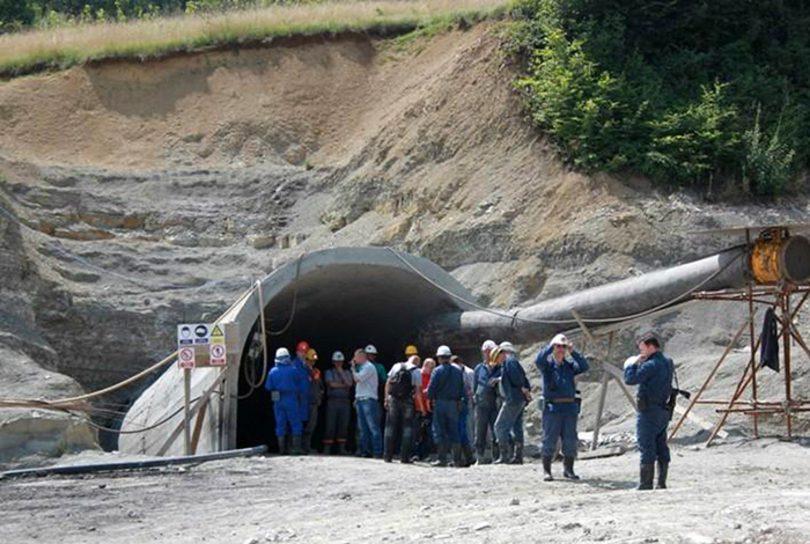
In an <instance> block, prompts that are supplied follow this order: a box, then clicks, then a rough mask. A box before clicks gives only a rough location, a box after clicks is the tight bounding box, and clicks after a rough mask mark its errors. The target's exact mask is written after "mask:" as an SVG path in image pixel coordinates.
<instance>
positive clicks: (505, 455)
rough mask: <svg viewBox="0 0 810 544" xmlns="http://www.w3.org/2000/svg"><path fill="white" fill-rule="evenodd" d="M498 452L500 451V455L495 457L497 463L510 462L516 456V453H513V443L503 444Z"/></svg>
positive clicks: (504, 463)
mask: <svg viewBox="0 0 810 544" xmlns="http://www.w3.org/2000/svg"><path fill="white" fill-rule="evenodd" d="M498 453H500V456H499V457H498V458H497V459H495V464H496V465H506V464H508V463H509V462H510V461H511V460H512V457H514V454H513V453H512V444H503V445H502V446H500V447H499V448H498Z"/></svg>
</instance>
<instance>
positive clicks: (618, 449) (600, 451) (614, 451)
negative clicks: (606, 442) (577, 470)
mask: <svg viewBox="0 0 810 544" xmlns="http://www.w3.org/2000/svg"><path fill="white" fill-rule="evenodd" d="M625 452H627V448H625V447H624V446H607V447H604V448H597V449H595V450H591V451H586V452H583V453H580V454H578V455H577V457H578V459H580V460H583V461H584V460H586V459H599V458H601V457H615V456H616V455H623V454H624V453H625Z"/></svg>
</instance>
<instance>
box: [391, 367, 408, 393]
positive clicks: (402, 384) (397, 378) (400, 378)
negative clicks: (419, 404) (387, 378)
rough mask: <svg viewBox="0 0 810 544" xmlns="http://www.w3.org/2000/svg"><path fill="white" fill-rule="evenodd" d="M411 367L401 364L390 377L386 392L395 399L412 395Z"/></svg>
mask: <svg viewBox="0 0 810 544" xmlns="http://www.w3.org/2000/svg"><path fill="white" fill-rule="evenodd" d="M412 370H413V369H411V368H408V367H406V366H405V365H402V366H401V367H400V369H399V370H397V372H396V374H394V376H393V377H392V378H391V383H390V384H389V385H388V393H389V394H390V395H391V396H392V397H394V398H396V399H410V398H411V397H412V396H413V377H412V375H411V372H412Z"/></svg>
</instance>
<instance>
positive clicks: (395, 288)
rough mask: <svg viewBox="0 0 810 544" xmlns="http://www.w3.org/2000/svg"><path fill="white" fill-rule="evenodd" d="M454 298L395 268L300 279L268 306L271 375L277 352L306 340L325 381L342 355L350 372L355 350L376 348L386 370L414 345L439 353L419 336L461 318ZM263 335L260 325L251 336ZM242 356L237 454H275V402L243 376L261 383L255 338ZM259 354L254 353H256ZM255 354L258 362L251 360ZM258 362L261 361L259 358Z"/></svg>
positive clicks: (329, 270) (316, 436) (317, 434)
mask: <svg viewBox="0 0 810 544" xmlns="http://www.w3.org/2000/svg"><path fill="white" fill-rule="evenodd" d="M457 309H458V307H457V305H456V303H455V301H454V300H453V299H452V297H449V296H448V295H447V294H446V293H444V292H442V291H441V290H440V289H437V288H436V287H434V286H432V285H431V284H430V283H428V282H426V281H425V280H424V278H422V277H420V276H419V275H417V274H415V273H413V272H411V271H408V270H405V269H402V268H397V267H392V266H376V265H358V264H351V265H349V264H337V265H330V266H327V267H323V268H320V269H317V270H314V271H312V272H309V273H308V274H306V276H304V277H301V278H298V279H297V280H295V281H293V282H292V283H291V284H290V285H287V286H286V287H285V288H284V289H283V290H281V291H280V292H279V293H278V294H277V295H276V296H274V297H273V298H272V299H271V300H268V301H266V302H265V309H264V311H265V319H266V323H267V325H266V326H267V329H268V331H269V333H270V334H269V335H268V355H269V357H268V359H269V360H268V370H269V368H272V364H273V355H274V353H275V350H276V348H279V347H282V346H283V347H286V348H287V349H289V350H290V353H291V354H294V349H295V345H296V343H297V342H298V341H299V340H306V341H307V342H309V344H310V345H311V346H312V347H313V348H314V349H315V350H316V351H317V352H318V357H319V359H318V363H317V367H318V368H319V369H320V370H321V373H322V374H325V372H326V370H328V369H329V368H331V367H332V363H331V358H332V353H333V352H334V351H336V350H340V351H342V352H343V354H344V355H345V357H346V368H348V361H349V359H351V357H352V355H353V353H354V350H355V349H357V348H362V347H364V346H366V345H367V344H374V346H375V347H376V348H377V350H378V352H379V356H378V359H377V360H378V361H379V362H381V363H382V364H383V365H384V366H385V367H386V369H390V368H391V366H393V365H394V364H395V363H396V362H398V361H402V360H403V359H404V350H405V346H406V345H408V344H410V343H414V344H416V345H417V346H418V347H419V348H420V354H423V355H424V354H426V353H427V350H430V349H435V346H421V345H419V342H418V334H419V332H420V328H421V326H422V325H423V324H424V322H425V321H426V320H427V319H428V318H430V317H431V316H435V315H438V314H441V313H446V312H451V311H454V310H457ZM258 330H260V329H259V323H258V321H257V322H256V323H255V324H254V326H253V331H252V332H254V333H255V332H256V331H258ZM248 338H249V339H248V342H247V345H246V346H245V347H244V349H243V357H242V361H241V365H242V367H241V369H240V384H239V395H240V397H243V396H244V397H245V398H240V400H239V403H238V408H237V447H240V448H241V447H250V446H256V445H261V444H267V445H268V446H269V448H270V450H271V451H273V452H277V451H278V443H277V440H276V437H275V421H274V418H273V409H272V403H271V401H270V394H269V393H268V392H267V391H265V390H264V388H263V387H260V388H258V389H256V390H254V391H253V392H252V393H250V388H249V386H248V383H247V380H246V378H245V376H246V374H251V373H252V375H254V376H258V375H259V374H260V373H261V370H262V360H261V356H260V352H259V350H257V349H253V350H251V349H250V348H251V343H252V342H258V341H259V335H258V334H250V335H249V337H248ZM254 347H255V346H254ZM251 353H252V354H253V356H251ZM256 355H258V356H256ZM325 411H326V400H325V397H324V402H323V403H322V404H321V406H320V408H319V413H318V424H317V426H316V428H315V431H314V433H313V440H312V443H313V449H314V450H315V451H321V440H322V436H323V430H324V429H323V427H324V420H325ZM354 425H355V419H354V417H353V418H352V424H351V426H350V429H349V444H348V445H349V448H350V449H352V447H353V446H354V435H355V429H354Z"/></svg>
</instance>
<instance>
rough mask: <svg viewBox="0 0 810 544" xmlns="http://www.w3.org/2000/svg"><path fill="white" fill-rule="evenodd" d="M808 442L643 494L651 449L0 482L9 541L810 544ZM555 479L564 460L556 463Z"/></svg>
mask: <svg viewBox="0 0 810 544" xmlns="http://www.w3.org/2000/svg"><path fill="white" fill-rule="evenodd" d="M809 447H810V442H804V443H786V442H779V441H776V440H772V439H764V440H759V441H737V442H734V443H728V444H724V445H720V446H717V447H712V448H709V449H702V448H697V447H692V446H688V447H678V448H676V449H675V450H674V452H673V453H674V456H673V463H672V468H671V476H670V489H668V490H666V491H653V492H638V491H636V490H635V489H634V486H635V484H636V477H637V474H636V472H637V464H638V455H637V453H635V452H628V453H626V454H625V455H622V456H619V457H612V458H605V459H593V460H588V461H581V462H580V463H579V464H578V471H579V472H580V474H581V475H582V476H583V480H582V481H581V482H579V483H571V482H567V481H562V480H557V481H554V482H551V483H545V482H542V481H541V478H540V466H539V464H536V463H531V464H527V465H524V466H493V465H489V466H483V467H471V468H468V469H454V468H448V469H436V468H431V467H428V466H426V465H412V466H407V465H401V464H398V463H393V464H385V463H383V462H382V461H375V460H365V459H356V458H352V457H342V458H341V457H296V458H289V457H287V458H285V457H256V458H250V459H236V460H229V461H217V462H210V463H205V464H201V465H198V466H194V467H188V468H176V467H174V468H169V469H165V470H159V471H157V470H156V471H146V472H125V473H123V472H122V473H116V474H105V475H94V476H74V477H47V478H27V479H15V480H6V481H0V501H2V503H3V505H4V506H3V524H2V526H1V527H0V541H2V542H5V543H24V542H60V543H83V544H92V543H102V542H103V543H111V542H114V543H115V544H126V543H141V542H155V541H157V542H169V541H171V542H173V543H178V544H179V543H184V542H189V543H191V542H194V543H198V542H228V543H230V542H236V543H242V544H247V543H263V542H280V541H289V542H308V543H317V542H329V543H339V542H357V541H358V540H362V541H364V542H422V541H434V540H435V541H442V542H488V543H499V542H639V543H641V542H644V543H653V542H662V543H663V542H677V543H681V542H692V543H713V542H738V543H747V542H772V543H798V542H810V456H808V448H809ZM554 468H555V471H557V472H559V471H560V469H561V467H559V465H555V467H554Z"/></svg>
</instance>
